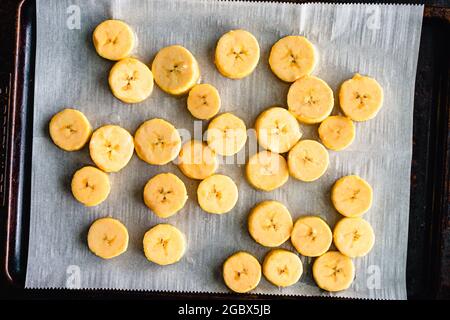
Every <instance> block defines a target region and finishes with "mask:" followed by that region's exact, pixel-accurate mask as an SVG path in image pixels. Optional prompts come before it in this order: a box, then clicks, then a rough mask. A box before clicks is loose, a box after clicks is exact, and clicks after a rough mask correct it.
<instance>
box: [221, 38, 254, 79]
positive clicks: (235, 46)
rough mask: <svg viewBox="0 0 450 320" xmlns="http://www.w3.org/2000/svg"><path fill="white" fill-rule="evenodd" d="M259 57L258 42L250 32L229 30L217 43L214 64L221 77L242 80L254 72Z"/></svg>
mask: <svg viewBox="0 0 450 320" xmlns="http://www.w3.org/2000/svg"><path fill="white" fill-rule="evenodd" d="M259 56H260V50H259V44H258V40H256V38H255V37H254V36H253V35H252V34H251V33H250V32H248V31H246V30H231V31H229V32H227V33H225V34H224V35H223V36H222V37H220V39H219V41H218V42H217V46H216V53H215V64H216V66H217V69H218V70H219V72H220V73H221V74H222V75H223V76H225V77H228V78H231V79H242V78H244V77H246V76H248V75H250V74H251V73H252V72H253V70H255V68H256V66H257V65H258V61H259Z"/></svg>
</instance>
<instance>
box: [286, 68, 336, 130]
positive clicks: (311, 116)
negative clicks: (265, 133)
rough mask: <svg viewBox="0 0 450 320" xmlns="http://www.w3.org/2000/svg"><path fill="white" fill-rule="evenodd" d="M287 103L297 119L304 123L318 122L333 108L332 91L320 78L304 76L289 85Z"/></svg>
mask: <svg viewBox="0 0 450 320" xmlns="http://www.w3.org/2000/svg"><path fill="white" fill-rule="evenodd" d="M287 104H288V109H289V111H290V112H291V113H292V114H293V115H294V116H295V117H296V118H297V120H298V121H300V122H303V123H306V124H314V123H319V122H322V121H323V120H325V119H326V118H327V117H328V116H329V115H330V113H331V111H332V110H333V106H334V97H333V91H332V90H331V88H330V87H329V86H328V84H326V82H325V81H323V80H322V79H319V78H317V77H314V76H304V77H301V78H300V79H298V80H296V81H295V82H294V83H293V84H292V85H291V86H290V88H289V91H288V96H287Z"/></svg>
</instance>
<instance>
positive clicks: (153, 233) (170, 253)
mask: <svg viewBox="0 0 450 320" xmlns="http://www.w3.org/2000/svg"><path fill="white" fill-rule="evenodd" d="M143 245H144V254H145V256H146V258H147V259H148V260H149V261H151V262H154V263H156V264H159V265H161V266H165V265H169V264H174V263H176V262H178V261H180V259H181V258H182V257H183V255H184V253H185V251H186V239H185V237H184V234H183V233H182V232H181V231H180V230H178V229H177V228H176V227H174V226H172V225H170V224H158V225H156V226H154V227H153V228H151V229H150V230H148V231H147V232H146V233H145V235H144V240H143Z"/></svg>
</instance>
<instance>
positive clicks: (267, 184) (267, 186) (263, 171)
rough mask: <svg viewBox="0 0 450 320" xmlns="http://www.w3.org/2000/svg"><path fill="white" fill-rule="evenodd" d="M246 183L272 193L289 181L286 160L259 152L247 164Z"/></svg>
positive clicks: (271, 153) (265, 152)
mask: <svg viewBox="0 0 450 320" xmlns="http://www.w3.org/2000/svg"><path fill="white" fill-rule="evenodd" d="M246 176H247V180H248V182H250V184H251V185H252V186H253V187H255V188H256V189H260V190H263V191H272V190H275V189H277V188H279V187H281V186H282V185H284V184H285V183H286V182H287V181H288V179H289V171H288V166H287V163H286V160H285V159H284V158H283V157H282V156H281V155H279V154H278V153H273V152H270V151H261V152H259V153H257V154H255V155H253V156H252V157H250V159H249V160H248V162H247V166H246Z"/></svg>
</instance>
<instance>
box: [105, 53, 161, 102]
mask: <svg viewBox="0 0 450 320" xmlns="http://www.w3.org/2000/svg"><path fill="white" fill-rule="evenodd" d="M108 82H109V87H110V88H111V91H112V93H113V95H114V96H115V97H116V98H117V99H119V100H121V101H122V102H125V103H139V102H142V101H144V100H145V99H147V98H148V97H149V96H150V95H151V94H152V91H153V74H152V72H151V71H150V69H149V68H148V67H147V66H146V65H145V64H144V63H142V62H141V61H139V60H137V59H134V58H125V59H122V60H120V61H118V62H116V64H114V66H113V67H112V68H111V71H110V72H109V78H108Z"/></svg>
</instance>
